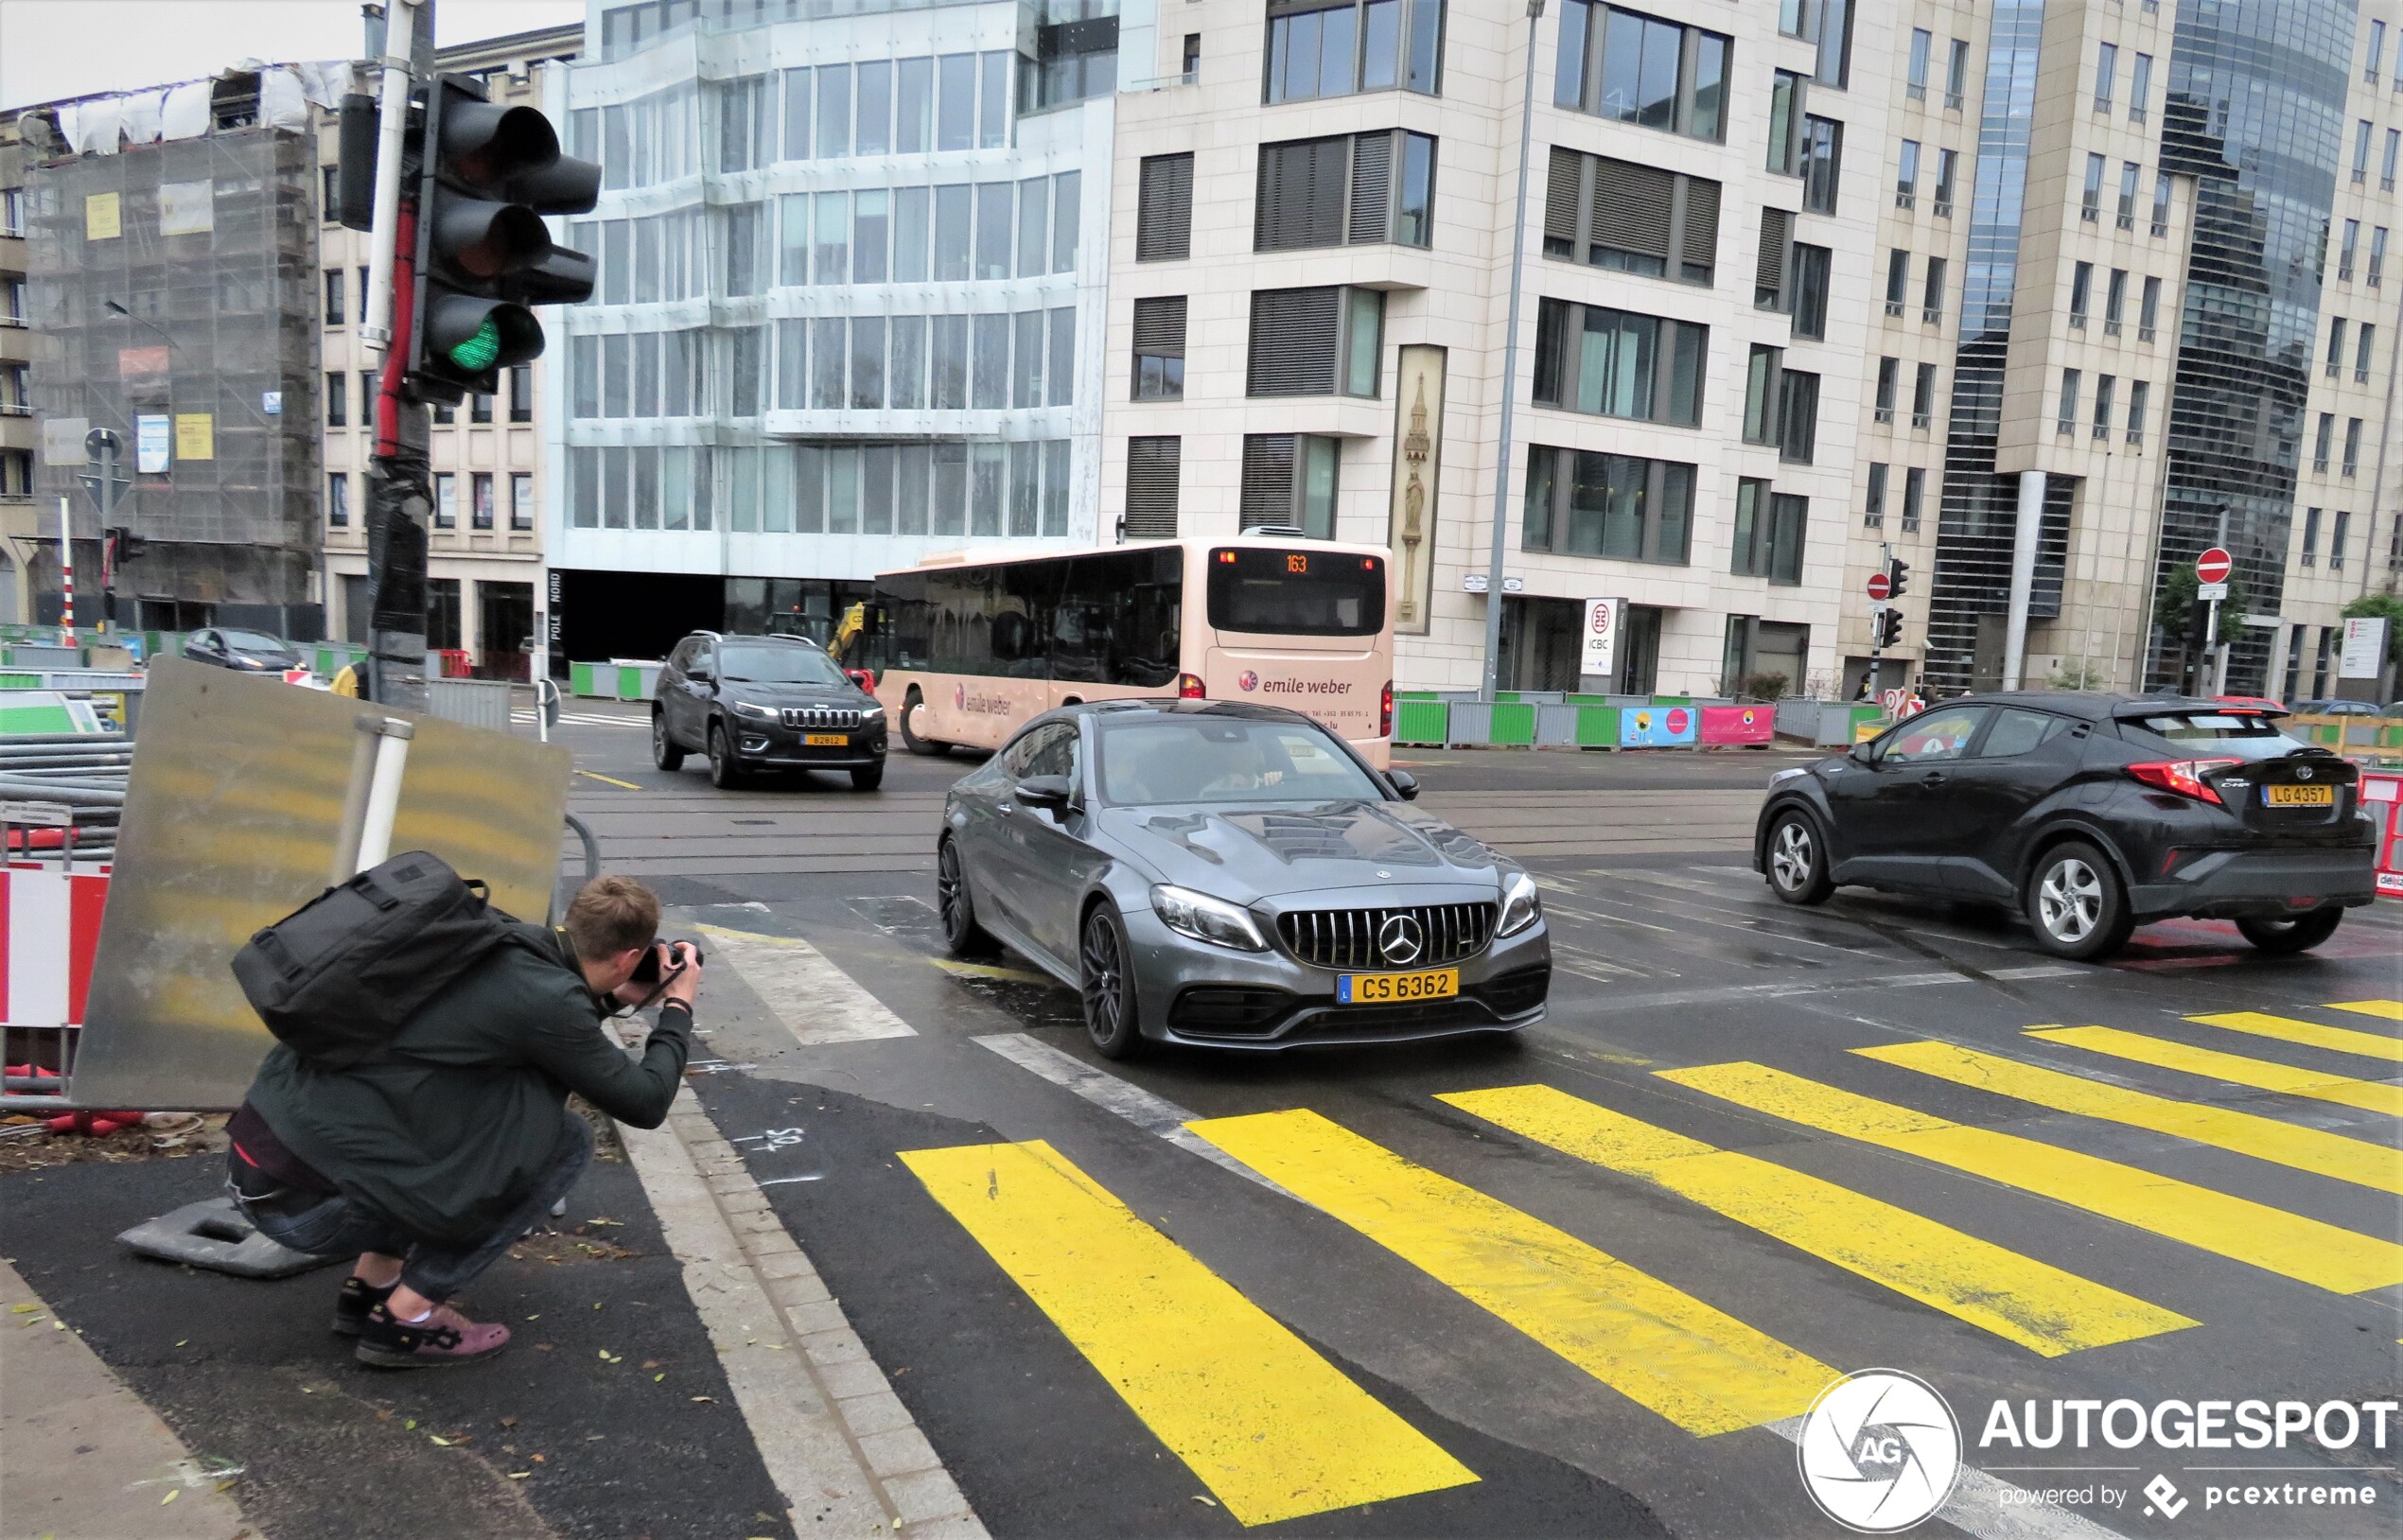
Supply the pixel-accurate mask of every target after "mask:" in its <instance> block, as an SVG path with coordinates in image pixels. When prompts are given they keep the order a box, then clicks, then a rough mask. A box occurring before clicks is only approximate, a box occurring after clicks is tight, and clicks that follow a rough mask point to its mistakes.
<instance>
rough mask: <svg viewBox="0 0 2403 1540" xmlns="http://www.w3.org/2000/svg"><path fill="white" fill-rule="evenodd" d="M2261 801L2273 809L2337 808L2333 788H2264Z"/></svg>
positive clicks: (2334, 789)
mask: <svg viewBox="0 0 2403 1540" xmlns="http://www.w3.org/2000/svg"><path fill="white" fill-rule="evenodd" d="M2261 800H2262V801H2264V802H2267V803H2268V804H2269V805H2270V806H2271V807H2273V808H2332V807H2334V806H2336V788H2335V787H2333V786H2264V787H2262V788H2261Z"/></svg>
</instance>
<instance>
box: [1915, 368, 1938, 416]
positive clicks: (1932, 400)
mask: <svg viewBox="0 0 2403 1540" xmlns="http://www.w3.org/2000/svg"><path fill="white" fill-rule="evenodd" d="M1911 426H1912V427H1913V428H1921V429H1925V428H1933V427H1935V426H1936V366H1935V365H1934V364H1932V363H1922V364H1921V365H1920V366H1919V373H1918V375H1917V376H1914V377H1913V379H1912V380H1911Z"/></svg>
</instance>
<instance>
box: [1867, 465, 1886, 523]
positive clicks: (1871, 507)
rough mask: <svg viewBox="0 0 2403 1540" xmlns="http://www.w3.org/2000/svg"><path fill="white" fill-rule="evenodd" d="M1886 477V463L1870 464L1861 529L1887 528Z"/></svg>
mask: <svg viewBox="0 0 2403 1540" xmlns="http://www.w3.org/2000/svg"><path fill="white" fill-rule="evenodd" d="M1861 508H1862V512H1861V527H1862V528H1863V529H1865V530H1882V529H1884V528H1886V462H1885V461H1883V460H1872V461H1870V462H1869V486H1868V498H1867V499H1866V500H1865V501H1864V502H1863V503H1862V505H1861Z"/></svg>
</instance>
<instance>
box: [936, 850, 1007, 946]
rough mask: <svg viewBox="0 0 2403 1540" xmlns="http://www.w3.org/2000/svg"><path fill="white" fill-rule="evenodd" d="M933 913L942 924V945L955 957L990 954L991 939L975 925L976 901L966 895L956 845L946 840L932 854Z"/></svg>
mask: <svg viewBox="0 0 2403 1540" xmlns="http://www.w3.org/2000/svg"><path fill="white" fill-rule="evenodd" d="M935 912H936V914H937V915H938V917H939V918H940V919H941V920H942V922H943V945H944V946H945V947H948V948H949V949H950V950H951V954H952V955H953V956H955V957H980V956H984V955H986V954H990V953H991V951H992V946H993V943H992V937H991V936H988V935H986V934H985V928H984V927H983V926H982V925H979V924H977V923H976V905H975V901H974V900H973V899H971V898H970V897H969V896H968V874H967V873H966V872H964V871H962V870H961V869H960V866H959V846H958V844H957V842H956V841H954V840H949V839H946V840H944V841H943V843H942V845H941V846H940V847H939V848H938V849H937V850H936V851H935Z"/></svg>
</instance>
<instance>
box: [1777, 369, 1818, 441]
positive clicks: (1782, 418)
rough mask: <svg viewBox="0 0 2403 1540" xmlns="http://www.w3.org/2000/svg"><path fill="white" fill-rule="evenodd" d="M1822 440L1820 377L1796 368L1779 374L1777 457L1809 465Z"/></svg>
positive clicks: (1783, 370)
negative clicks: (1820, 435) (1819, 441)
mask: <svg viewBox="0 0 2403 1540" xmlns="http://www.w3.org/2000/svg"><path fill="white" fill-rule="evenodd" d="M1818 439H1819V376H1816V375H1813V374H1805V373H1803V372H1802V371H1800V370H1797V369H1785V368H1780V370H1779V371H1778V458H1779V459H1780V460H1783V461H1786V462H1788V463H1790V464H1798V465H1807V464H1810V463H1811V460H1812V456H1813V455H1814V454H1815V452H1816V450H1817V447H1818Z"/></svg>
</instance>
